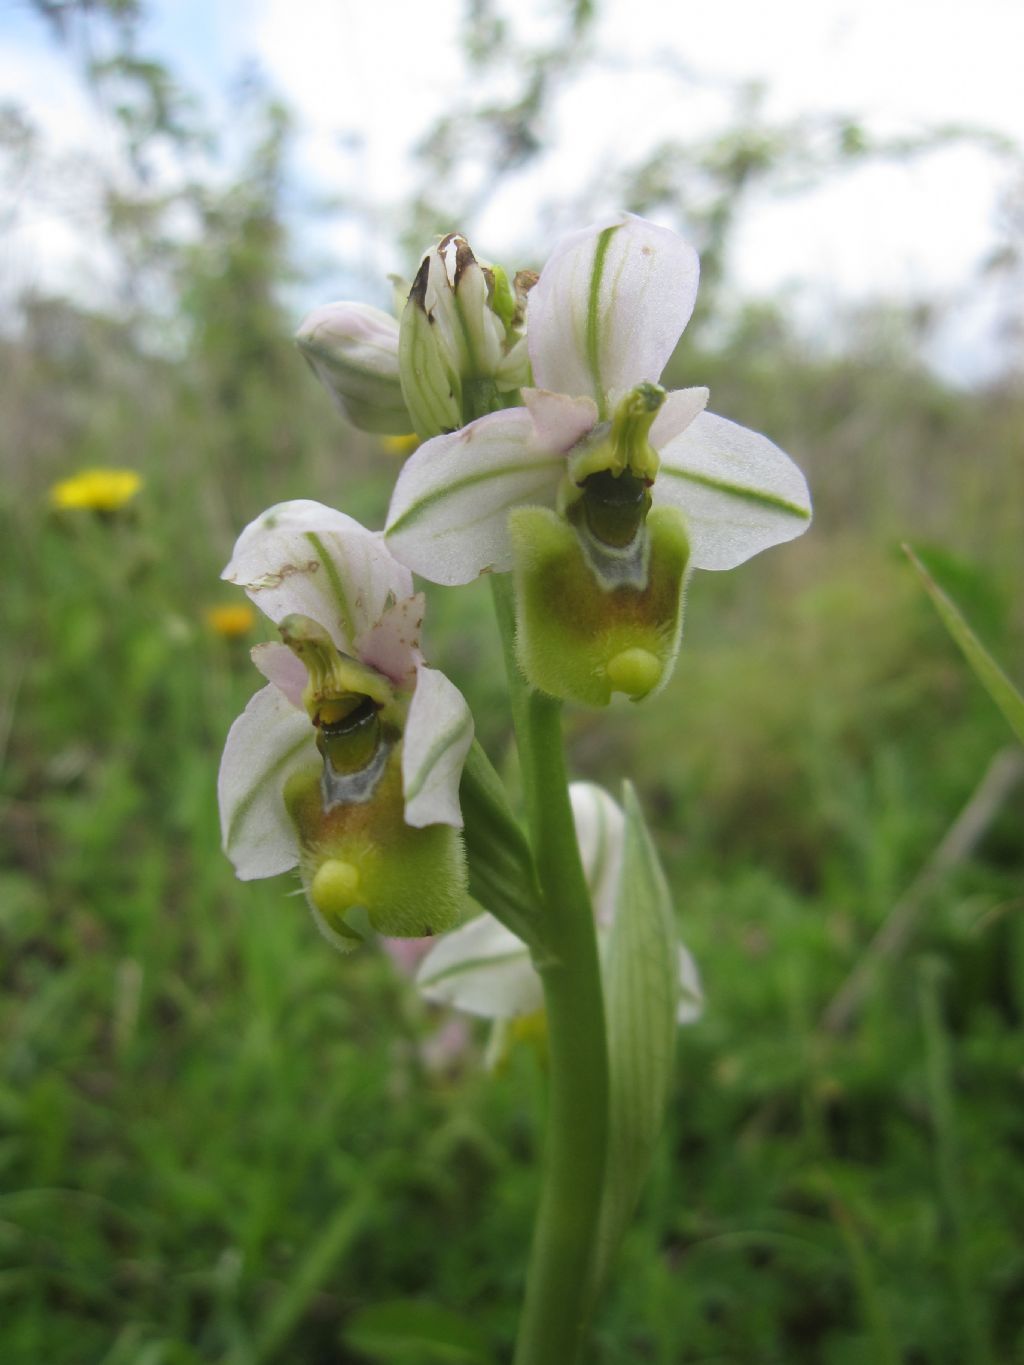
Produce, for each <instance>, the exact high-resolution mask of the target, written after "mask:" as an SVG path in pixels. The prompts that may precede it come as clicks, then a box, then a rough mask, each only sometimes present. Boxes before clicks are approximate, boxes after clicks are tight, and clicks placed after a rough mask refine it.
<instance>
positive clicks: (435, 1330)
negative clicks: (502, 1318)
mask: <svg viewBox="0 0 1024 1365" xmlns="http://www.w3.org/2000/svg"><path fill="white" fill-rule="evenodd" d="M345 1340H346V1342H347V1344H348V1345H349V1346H351V1347H353V1348H354V1349H355V1350H357V1351H360V1352H362V1353H363V1354H364V1355H366V1356H369V1357H370V1359H372V1360H382V1361H387V1362H388V1363H389V1365H391V1362H398V1361H409V1362H411V1365H491V1361H492V1359H493V1358H492V1356H491V1355H490V1354H489V1352H488V1349H487V1344H486V1341H485V1339H484V1337H483V1334H482V1333H481V1332H480V1330H479V1328H477V1327H476V1326H475V1325H474V1324H473V1323H472V1322H470V1321H468V1319H466V1318H464V1317H462V1316H461V1315H460V1314H458V1313H453V1312H452V1311H451V1310H450V1309H447V1308H441V1307H440V1306H439V1305H437V1304H433V1303H422V1302H420V1301H419V1300H416V1299H395V1300H394V1301H392V1302H389V1303H378V1304H371V1305H370V1306H369V1307H368V1308H363V1309H360V1310H359V1311H358V1312H356V1313H354V1314H353V1315H352V1317H351V1318H349V1320H348V1324H347V1326H346V1329H345Z"/></svg>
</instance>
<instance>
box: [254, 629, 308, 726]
mask: <svg viewBox="0 0 1024 1365" xmlns="http://www.w3.org/2000/svg"><path fill="white" fill-rule="evenodd" d="M249 655H250V657H251V659H252V661H253V663H254V664H255V665H256V667H257V668H258V669H259V671H260V672H261V673H262V674H263V676H264V677H265V678H266V680H267V682H272V683H273V684H274V686H275V687H276V688H277V689H278V690H279V691H281V692H283V693H284V695H285V696H286V697H287V698H288V700H289V701H290V702H291V704H292V705H293V706H297V707H299V708H300V710H301V709H302V694H303V692H305V690H306V683H307V682H308V681H309V674H308V673H307V672H306V665H305V664H304V663H303V662H302V661H301V659H298V658H296V656H295V655H294V654H293V653H292V652H291V650H290V649H289V648H288V646H287V645H283V644H279V643H278V642H277V641H274V640H271V641H269V642H268V643H267V644H265V645H256V646H255V647H254V648H253V649H251V650H250V651H249Z"/></svg>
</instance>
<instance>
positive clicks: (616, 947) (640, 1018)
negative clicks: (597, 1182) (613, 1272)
mask: <svg viewBox="0 0 1024 1365" xmlns="http://www.w3.org/2000/svg"><path fill="white" fill-rule="evenodd" d="M623 796H624V800H623V805H624V808H625V812H626V836H625V849H624V854H623V866H622V879H621V881H620V883H619V893H618V902H617V905H616V912H615V919H614V922H613V925H612V931H611V935H610V938H609V942H608V948H607V952H606V956H605V963H604V986H605V1005H606V1013H607V1021H608V1062H609V1069H610V1083H611V1084H610V1105H609V1141H608V1171H607V1175H606V1177H605V1191H604V1200H603V1204H602V1209H601V1226H600V1232H599V1239H598V1248H597V1256H596V1265H595V1284H594V1292H595V1293H596V1292H597V1291H598V1290H599V1289H600V1286H601V1284H602V1282H603V1281H604V1279H605V1277H606V1275H607V1272H608V1269H609V1267H610V1265H611V1260H612V1257H613V1256H614V1254H615V1251H616V1248H617V1247H618V1244H619V1242H620V1241H621V1240H622V1236H623V1234H624V1232H625V1230H626V1227H627V1226H628V1224H629V1220H630V1218H631V1217H632V1215H633V1211H634V1209H635V1208H636V1203H637V1200H638V1198H639V1196H640V1191H641V1189H642V1187H643V1183H644V1180H645V1179H646V1176H647V1172H648V1169H649V1167H650V1164H651V1158H652V1156H653V1154H654V1148H655V1145H656V1143H657V1140H658V1135H659V1133H660V1132H661V1127H662V1123H663V1120H664V1114H665V1105H666V1103H667V1101H668V1094H669V1086H670V1084H671V1080H672V1058H673V1052H674V1049H675V1039H676V1008H677V1005H678V997H679V961H678V944H677V939H676V928H675V919H674V916H673V913H672V900H671V895H670V893H669V889H668V883H667V882H666V880H665V874H664V872H663V871H662V869H661V863H660V862H659V860H658V854H657V851H656V849H655V847H654V843H653V841H652V840H651V836H650V834H649V833H648V830H647V826H646V824H645V823H644V817H643V812H642V811H641V809H640V805H639V803H638V801H637V798H636V793H635V792H634V790H633V787H632V785H631V784H630V783H628V782H627V783H625V785H624V788H623Z"/></svg>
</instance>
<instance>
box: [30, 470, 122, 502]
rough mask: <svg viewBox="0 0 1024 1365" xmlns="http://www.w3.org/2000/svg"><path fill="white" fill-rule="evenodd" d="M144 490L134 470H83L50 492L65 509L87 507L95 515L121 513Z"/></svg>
mask: <svg viewBox="0 0 1024 1365" xmlns="http://www.w3.org/2000/svg"><path fill="white" fill-rule="evenodd" d="M141 487H142V477H141V475H139V474H137V473H136V472H135V470H134V469H83V470H82V471H81V473H79V474H75V475H73V476H72V477H71V478H70V479H62V480H61V481H60V483H55V484H54V485H53V487H52V488H51V489H50V502H51V504H52V505H53V506H54V507H59V508H61V509H62V510H64V509H68V508H83V507H84V508H86V509H88V510H90V511H94V512H117V511H118V510H119V509H120V508H122V507H124V506H125V505H126V504H127V503H129V502H131V500H132V498H134V497H135V495H136V493H137V492H138V491H139V489H140V488H141Z"/></svg>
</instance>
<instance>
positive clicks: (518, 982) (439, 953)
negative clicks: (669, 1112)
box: [416, 782, 704, 1024]
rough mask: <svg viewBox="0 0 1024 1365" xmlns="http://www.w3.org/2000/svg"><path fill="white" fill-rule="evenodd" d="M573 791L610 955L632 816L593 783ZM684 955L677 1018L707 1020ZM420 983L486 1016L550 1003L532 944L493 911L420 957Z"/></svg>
mask: <svg viewBox="0 0 1024 1365" xmlns="http://www.w3.org/2000/svg"><path fill="white" fill-rule="evenodd" d="M569 797H570V799H571V801H572V813H573V820H574V822H575V825H576V838H577V841H578V843H579V848H580V857H581V860H582V862H583V871H584V875H585V876H586V879H587V886H588V888H589V890H590V897H591V902H592V904H593V908H594V918H595V920H596V921H597V936H598V946H599V948H600V950H601V951H602V953H603V952H604V951H605V949H606V948H607V944H608V940H609V938H610V936H611V929H612V924H613V922H614V919H615V915H616V907H617V905H618V904H620V903H621V899H620V889H621V887H620V883H621V878H622V862H623V851H624V847H625V821H626V817H625V814H624V812H623V810H622V807H621V806H620V805H619V804H618V802H617V801H615V800H613V799H612V797H611V796H609V794H608V793H607V792H606V791H605V790H604V788H603V787H599V786H597V785H595V784H594V783H592V782H573V783H572V784H571V785H570V787H569ZM678 954H679V987H680V992H679V1006H678V1011H677V1016H676V1017H677V1020H678V1022H679V1023H680V1024H690V1023H693V1022H695V1021H696V1020H697V1019H699V1018H700V1016H701V1014H702V1012H703V1008H704V997H703V993H702V990H701V985H700V976H699V974H698V971H697V966H696V963H695V962H694V960H693V957H692V956H691V954H690V952H689V950H688V949H687V948H685V947H684V946H683V945H682V944H679V948H678ZM416 984H417V986H418V987H419V989H420V992H421V993H422V994H423V995H424V996H425V997H426V998H427V999H428V1000H431V1001H433V1002H434V1003H435V1004H445V1005H452V1006H454V1008H456V1009H458V1010H462V1011H464V1012H465V1013H467V1014H475V1015H478V1016H480V1017H481V1018H484V1019H498V1020H500V1019H512V1018H517V1017H522V1016H527V1015H532V1014H535V1013H537V1011H539V1010H541V1009H543V1006H544V997H543V991H542V988H541V981H540V977H539V975H538V974H537V970H536V968H535V967H534V965H533V962H532V960H531V958H530V953H529V950H528V949H527V947H526V945H525V944H524V943H523V942H522V941H521V940H520V939H518V938H517V937H516V936H515V934H513V933H512V932H511V930H509V929H506V928H505V926H504V925H503V924H500V923H499V922H498V920H496V919H495V918H494V916H493V915H490V914H487V913H484V914H482V915H478V916H477V918H476V919H472V920H470V921H469V923H468V924H464V925H462V926H461V927H460V928H458V929H455V930H453V931H452V932H451V933H450V934H446V935H445V936H444V938H442V939H440V940H438V942H437V943H436V944H435V945H434V946H433V947H432V948H431V949H430V951H429V952H428V953H427V954H426V956H425V957H424V958H423V960H422V962H421V963H420V965H419V970H418V971H417V974H416Z"/></svg>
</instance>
